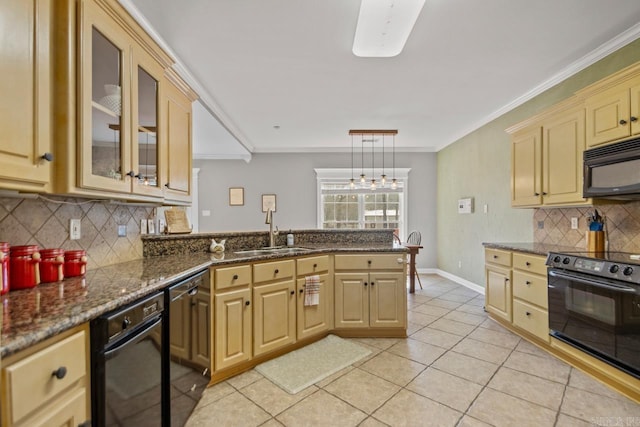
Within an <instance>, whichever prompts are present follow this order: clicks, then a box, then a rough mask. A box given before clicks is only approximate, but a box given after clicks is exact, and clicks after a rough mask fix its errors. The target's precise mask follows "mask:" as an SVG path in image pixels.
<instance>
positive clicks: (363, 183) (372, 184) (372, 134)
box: [349, 129, 398, 190]
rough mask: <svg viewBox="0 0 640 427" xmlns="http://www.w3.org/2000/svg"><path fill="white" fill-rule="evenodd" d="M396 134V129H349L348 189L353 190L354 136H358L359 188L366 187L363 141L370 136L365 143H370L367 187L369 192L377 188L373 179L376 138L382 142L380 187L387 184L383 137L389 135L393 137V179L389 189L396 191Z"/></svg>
mask: <svg viewBox="0 0 640 427" xmlns="http://www.w3.org/2000/svg"><path fill="white" fill-rule="evenodd" d="M397 134H398V130H397V129H386V130H378V129H375V130H368V129H351V130H349V135H351V182H350V187H351V188H354V187H355V182H354V179H353V156H354V151H353V150H354V149H353V139H354V136H355V135H358V136H359V137H360V186H361V187H363V188H364V187H366V186H367V178H366V175H365V174H364V141H365V136H370V138H367V142H371V180H370V185H369V187H370V188H371V190H375V189H376V188H377V187H378V182H377V181H376V179H375V144H376V142H377V141H378V139H376V136H380V137H381V142H382V174H381V175H380V184H379V185H380V187H381V188H382V187H385V186H386V184H387V175H385V170H384V160H385V159H384V154H385V151H384V138H385V135H391V136H392V137H393V148H392V155H393V179H392V181H391V188H392V189H396V188H397V186H398V184H397V181H396V178H395V176H396V135H397Z"/></svg>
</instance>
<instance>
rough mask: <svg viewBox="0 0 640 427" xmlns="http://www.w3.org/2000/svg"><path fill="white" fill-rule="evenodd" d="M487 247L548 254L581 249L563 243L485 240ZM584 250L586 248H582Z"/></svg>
mask: <svg viewBox="0 0 640 427" xmlns="http://www.w3.org/2000/svg"><path fill="white" fill-rule="evenodd" d="M482 245H483V246H484V247H485V248H491V249H504V250H508V251H518V252H525V253H529V254H534V255H545V256H546V255H547V254H548V253H549V252H576V251H580V250H581V249H580V248H575V247H573V246H561V245H550V244H546V243H531V242H529V243H526V242H520V243H494V242H484V243H483V244H482ZM582 250H584V249H582Z"/></svg>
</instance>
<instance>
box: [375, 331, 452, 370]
mask: <svg viewBox="0 0 640 427" xmlns="http://www.w3.org/2000/svg"><path fill="white" fill-rule="evenodd" d="M387 351H388V352H389V353H393V354H397V355H398V356H402V357H406V358H407V359H411V360H413V361H414V362H419V363H422V364H423V365H430V364H431V363H433V361H434V360H436V359H437V358H438V357H440V356H442V354H443V353H444V352H446V351H447V349H446V348H442V347H438V346H435V345H432V344H427V343H424V342H422V341H418V340H415V339H412V338H407V339H406V340H404V341H401V342H399V343H398V344H396V345H394V346H393V347H391V348H389V350H387Z"/></svg>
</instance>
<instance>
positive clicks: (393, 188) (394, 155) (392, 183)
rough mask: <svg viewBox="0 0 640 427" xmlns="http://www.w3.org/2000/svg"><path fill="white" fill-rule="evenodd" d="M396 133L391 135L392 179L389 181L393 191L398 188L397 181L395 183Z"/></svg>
mask: <svg viewBox="0 0 640 427" xmlns="http://www.w3.org/2000/svg"><path fill="white" fill-rule="evenodd" d="M397 133H398V132H397V131H396V133H395V134H393V178H392V179H391V189H392V190H395V189H396V188H398V181H396V134H397Z"/></svg>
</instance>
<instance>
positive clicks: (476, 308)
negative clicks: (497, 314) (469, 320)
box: [456, 303, 487, 317]
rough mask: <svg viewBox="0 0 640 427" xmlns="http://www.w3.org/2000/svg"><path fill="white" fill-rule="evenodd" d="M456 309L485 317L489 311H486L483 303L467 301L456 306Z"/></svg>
mask: <svg viewBox="0 0 640 427" xmlns="http://www.w3.org/2000/svg"><path fill="white" fill-rule="evenodd" d="M483 305H484V304H483ZM456 311H462V312H464V313H469V314H474V315H476V316H483V317H486V316H487V313H486V312H485V311H484V308H482V305H474V304H469V303H466V304H463V305H461V306H460V307H458V308H456Z"/></svg>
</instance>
